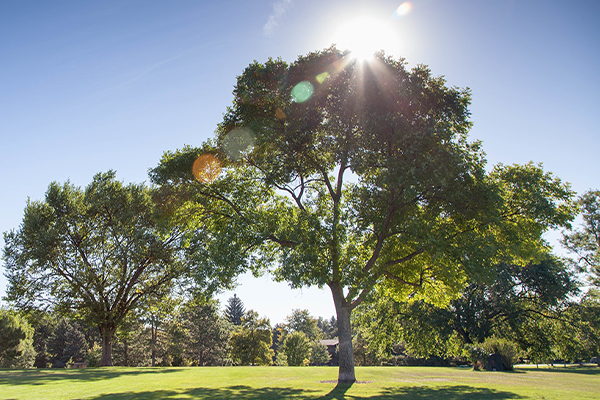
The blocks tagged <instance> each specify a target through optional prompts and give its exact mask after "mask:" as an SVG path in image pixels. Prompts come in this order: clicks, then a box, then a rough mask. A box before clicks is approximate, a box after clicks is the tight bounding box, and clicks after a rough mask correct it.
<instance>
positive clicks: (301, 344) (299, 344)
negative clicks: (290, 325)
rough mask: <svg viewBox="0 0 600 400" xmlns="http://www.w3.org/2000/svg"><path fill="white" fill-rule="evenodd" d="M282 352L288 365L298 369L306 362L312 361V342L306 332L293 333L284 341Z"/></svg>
mask: <svg viewBox="0 0 600 400" xmlns="http://www.w3.org/2000/svg"><path fill="white" fill-rule="evenodd" d="M281 351H282V352H284V353H285V355H286V358H287V363H288V365H289V366H292V367H297V366H300V365H302V364H303V363H304V360H310V354H311V342H310V340H309V339H308V337H307V336H306V334H305V333H304V332H302V331H296V332H292V333H290V334H289V335H286V337H285V339H284V340H283V346H281Z"/></svg>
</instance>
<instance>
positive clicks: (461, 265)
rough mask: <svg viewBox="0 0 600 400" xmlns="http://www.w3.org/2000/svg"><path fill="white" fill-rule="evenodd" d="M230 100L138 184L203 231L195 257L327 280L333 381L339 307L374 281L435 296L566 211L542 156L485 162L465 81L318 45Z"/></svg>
mask: <svg viewBox="0 0 600 400" xmlns="http://www.w3.org/2000/svg"><path fill="white" fill-rule="evenodd" d="M233 94H234V101H233V105H232V106H231V107H230V108H229V109H228V110H227V113H226V114H225V116H224V119H223V122H222V123H221V124H220V125H219V127H218V129H217V136H216V140H215V141H214V142H213V141H211V142H207V143H205V144H204V145H203V146H202V147H200V148H191V147H186V148H184V149H182V150H179V151H176V152H168V153H165V155H164V156H163V159H162V160H161V163H160V165H159V166H158V167H156V168H155V169H154V170H153V171H152V172H151V178H152V180H153V181H154V182H155V183H157V184H160V185H161V186H162V187H163V188H164V190H165V192H167V193H173V194H174V195H175V197H176V198H177V199H178V200H177V201H180V202H181V203H182V204H187V206H183V209H186V210H189V209H191V208H193V207H195V210H196V215H197V217H196V218H197V220H202V221H203V222H204V224H205V225H204V226H210V227H211V228H214V230H211V233H207V234H204V235H203V237H202V243H203V245H204V247H202V249H201V248H200V247H199V248H198V250H199V253H198V254H200V255H201V257H202V258H203V259H204V260H205V261H203V262H204V264H205V265H209V266H210V265H212V263H214V265H215V266H217V265H220V266H221V268H226V269H227V270H228V271H230V272H235V271H240V270H244V269H246V268H250V269H253V270H254V271H260V269H261V268H270V270H271V272H272V273H273V274H274V276H275V277H276V279H278V280H284V281H287V282H289V283H290V285H291V286H292V287H302V286H310V285H317V286H319V287H323V286H328V287H329V288H330V290H331V292H332V295H333V300H334V304H335V307H336V313H337V324H338V333H339V340H340V344H339V355H340V370H339V380H340V381H348V382H353V381H354V380H355V374H354V361H353V354H352V337H351V329H350V314H351V312H352V310H353V309H354V308H355V307H357V306H358V305H359V304H360V303H361V302H363V301H364V300H365V299H366V298H368V297H369V296H370V295H372V294H373V289H374V287H375V286H376V285H380V286H382V287H383V288H385V290H386V291H387V293H388V294H389V295H391V296H396V297H398V298H402V297H405V296H408V295H411V296H417V297H421V298H426V299H428V300H430V301H434V302H435V301H437V302H447V301H448V300H449V299H450V298H452V297H455V296H457V295H458V293H459V291H460V289H461V288H462V287H463V286H464V284H465V282H466V281H467V279H469V278H473V277H477V276H479V277H481V276H485V275H486V274H487V272H486V266H491V265H494V264H497V263H499V262H509V261H511V260H513V259H515V258H518V259H519V260H526V262H527V261H529V260H532V259H534V258H536V257H540V255H541V254H543V253H545V252H546V250H547V249H546V243H545V242H544V241H543V240H542V239H541V234H542V233H543V232H544V231H545V230H546V229H548V228H551V227H559V226H563V225H567V224H568V222H569V221H570V219H571V218H572V207H571V204H570V200H571V197H572V195H573V194H572V192H571V191H570V189H569V188H568V185H565V184H563V183H562V182H561V181H560V180H559V179H557V178H555V177H554V176H552V174H549V173H545V172H544V171H543V170H542V168H541V166H538V165H534V164H532V163H531V164H527V165H523V166H503V165H498V166H496V167H495V168H494V169H493V170H492V171H491V172H489V173H488V172H487V171H486V168H485V158H484V154H483V152H482V150H481V145H480V143H479V142H476V141H475V142H470V141H469V140H468V138H467V133H468V131H469V129H470V127H471V122H470V120H469V116H470V113H469V110H468V105H469V103H470V100H471V94H470V91H469V90H468V89H459V88H455V87H448V86H446V82H445V80H444V79H443V78H441V77H434V76H432V74H431V72H430V70H429V69H428V68H427V67H426V66H423V65H419V66H417V67H415V68H413V69H411V70H408V69H407V68H406V64H405V62H404V60H402V59H400V60H394V59H392V58H390V57H386V56H385V55H383V54H378V55H377V56H376V57H375V58H374V59H373V60H371V61H369V62H362V61H359V60H356V59H352V58H351V57H350V56H349V55H348V54H345V53H341V52H339V51H338V50H337V49H335V48H330V49H327V50H324V51H320V52H314V53H310V54H308V55H306V56H301V57H299V58H298V60H296V61H295V62H294V63H292V64H288V63H286V62H284V61H282V60H280V59H277V60H275V59H269V60H268V61H267V62H265V63H259V62H254V63H253V64H251V65H249V66H248V67H247V68H246V69H245V70H244V71H243V73H242V74H241V75H240V76H239V77H238V79H237V84H236V86H235V89H234V93H233ZM207 160H210V162H208V161H207ZM199 242H200V241H199ZM225 243H227V245H226V246H223V245H224V244H225ZM219 245H220V246H219ZM209 259H210V260H213V261H206V260H209ZM209 269H210V268H209Z"/></svg>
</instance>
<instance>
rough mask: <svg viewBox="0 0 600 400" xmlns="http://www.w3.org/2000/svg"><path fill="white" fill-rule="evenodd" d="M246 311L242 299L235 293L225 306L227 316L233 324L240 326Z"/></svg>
mask: <svg viewBox="0 0 600 400" xmlns="http://www.w3.org/2000/svg"><path fill="white" fill-rule="evenodd" d="M245 312H246V310H245V309H244V303H242V300H240V298H239V297H237V295H236V294H235V293H234V294H233V297H230V298H229V300H228V301H227V305H226V306H225V317H227V319H228V320H229V322H231V323H232V324H234V325H237V326H239V325H241V324H242V317H243V316H244V313H245Z"/></svg>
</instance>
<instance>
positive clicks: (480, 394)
mask: <svg viewBox="0 0 600 400" xmlns="http://www.w3.org/2000/svg"><path fill="white" fill-rule="evenodd" d="M351 387H352V385H351V384H337V386H336V387H335V388H334V389H333V390H332V391H331V392H329V393H328V394H327V395H325V396H324V397H320V399H321V400H343V399H369V400H392V399H406V400H409V399H415V400H420V399H427V400H429V399H434V400H435V399H442V400H463V399H478V400H479V399H491V400H501V399H521V398H522V397H521V396H519V395H517V394H515V393H511V392H503V391H500V390H494V389H488V388H476V387H472V386H441V387H440V386H438V387H427V386H410V387H390V388H385V389H383V390H382V391H381V392H380V393H379V394H376V395H371V396H366V397H361V396H354V395H350V396H349V397H346V392H348V390H349V389H350V388H351Z"/></svg>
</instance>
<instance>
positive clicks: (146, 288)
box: [4, 171, 184, 365]
mask: <svg viewBox="0 0 600 400" xmlns="http://www.w3.org/2000/svg"><path fill="white" fill-rule="evenodd" d="M159 221H160V218H159V213H158V210H157V207H156V206H155V202H154V201H153V199H152V192H151V190H150V189H149V188H147V187H146V186H144V185H141V184H139V185H138V184H128V185H124V184H123V183H121V182H119V181H117V180H116V174H115V172H113V171H109V172H107V173H100V174H97V175H96V176H94V179H93V180H92V182H91V183H90V184H89V185H88V186H87V187H86V188H85V190H83V189H81V188H79V187H75V186H74V185H72V184H71V183H69V182H67V183H65V184H63V185H60V184H58V183H56V182H54V183H52V184H50V186H49V187H48V190H47V192H46V195H45V199H44V200H43V201H28V203H27V206H26V208H25V213H24V217H23V222H22V223H21V225H20V226H19V228H18V229H16V230H12V231H10V232H6V233H5V234H4V241H5V247H4V267H5V269H6V277H7V279H8V289H7V296H6V298H7V299H8V300H9V301H10V302H12V303H13V304H14V305H15V306H16V307H18V308H28V307H38V306H51V307H53V308H55V309H59V310H63V311H64V312H76V313H78V315H80V316H81V317H82V318H84V319H85V320H87V321H88V322H89V323H91V324H93V325H96V326H97V327H98V329H99V330H100V333H101V336H102V361H101V365H112V355H111V351H112V347H111V346H112V339H113V336H114V333H115V331H116V329H117V327H118V325H119V324H120V323H121V322H122V321H123V319H124V318H125V317H126V315H127V313H128V312H130V311H131V310H132V309H134V308H135V307H138V306H140V305H142V304H143V303H144V302H147V301H149V300H151V299H152V298H159V297H160V296H162V295H163V294H165V293H166V292H168V291H169V290H170V284H171V283H172V282H173V280H174V279H175V278H177V277H179V276H180V275H181V273H182V271H183V268H184V257H183V255H182V251H181V239H182V234H181V232H182V231H181V230H179V229H162V228H163V227H162V226H161V224H160V222H159Z"/></svg>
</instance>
